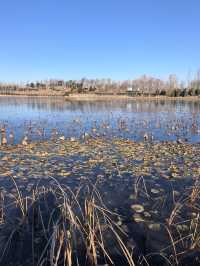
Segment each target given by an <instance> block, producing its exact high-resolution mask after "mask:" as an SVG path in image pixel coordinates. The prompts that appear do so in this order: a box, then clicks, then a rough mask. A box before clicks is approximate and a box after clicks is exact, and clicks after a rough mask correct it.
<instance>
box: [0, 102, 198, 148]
mask: <svg viewBox="0 0 200 266" xmlns="http://www.w3.org/2000/svg"><path fill="white" fill-rule="evenodd" d="M0 125H1V126H3V125H5V126H6V128H7V134H9V131H10V130H13V131H14V134H15V143H18V142H20V141H21V139H22V138H23V137H24V135H28V137H29V138H30V139H31V140H39V139H49V138H50V137H51V133H52V129H55V128H56V130H57V133H58V136H59V135H60V136H61V135H65V136H66V137H80V136H81V135H82V134H83V133H85V132H87V133H89V134H91V135H95V136H96V135H98V136H99V135H100V136H104V137H105V136H106V137H123V138H129V139H132V140H136V141H139V140H142V139H143V136H144V134H148V135H149V137H151V138H152V139H153V140H155V141H156V140H158V141H160V140H176V139H178V138H181V139H185V140H187V141H189V142H199V141H200V102H199V101H188V102H186V101H174V100H172V101H169V100H168V101H164V100H158V101H157V100H156V101H155V100H154V101H138V102H136V101H130V100H117V101H115V102H113V101H95V102H92V101H90V102H86V101H79V102H70V101H65V100H64V99H63V98H45V97H43V98H36V97H24V98H23V97H1V98H0Z"/></svg>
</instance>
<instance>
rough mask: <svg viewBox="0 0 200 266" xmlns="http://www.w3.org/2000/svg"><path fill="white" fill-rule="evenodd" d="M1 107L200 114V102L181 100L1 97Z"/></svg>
mask: <svg viewBox="0 0 200 266" xmlns="http://www.w3.org/2000/svg"><path fill="white" fill-rule="evenodd" d="M0 106H7V107H8V106H15V107H19V106H22V107H23V106H26V107H27V108H30V109H32V110H40V111H42V110H43V111H58V112H62V111H65V110H69V111H81V112H85V113H90V112H91V113H95V112H100V111H102V110H104V111H108V112H112V111H114V110H117V109H118V110H120V109H121V110H122V111H123V110H124V111H128V112H176V111H182V112H190V113H199V112H200V102H199V101H185V100H183V101H180V100H177V101H175V100H172V101H165V100H152V101H151V100H149V101H132V100H131V101H130V100H115V101H93V102H92V101H76V102H72V101H65V100H63V99H62V98H59V97H52V98H51V97H46V98H45V97H40V98H39V97H0Z"/></svg>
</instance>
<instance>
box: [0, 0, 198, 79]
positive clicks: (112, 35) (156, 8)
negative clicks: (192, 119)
mask: <svg viewBox="0 0 200 266" xmlns="http://www.w3.org/2000/svg"><path fill="white" fill-rule="evenodd" d="M199 10H200V1H199V0H190V1H189V0H182V1H181V0H138V1H134V0H123V1H122V0H121V1H120V0H73V1H72V0H29V1H27V0H1V1H0V12H1V13H0V80H1V81H30V80H41V79H48V78H63V79H79V78H82V77H88V78H103V77H104V78H112V79H116V80H120V79H133V78H136V77H138V76H140V75H142V74H144V73H146V74H149V75H153V76H156V77H160V78H164V79H165V78H166V77H167V76H168V75H169V74H170V73H176V74H177V75H178V76H179V77H180V78H181V79H187V78H188V73H189V72H190V73H191V74H190V75H191V76H193V75H194V73H195V71H196V70H197V69H198V68H199V67H200V30H199V29H200V16H199Z"/></svg>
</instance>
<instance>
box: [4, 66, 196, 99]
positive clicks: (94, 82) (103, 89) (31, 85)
mask: <svg viewBox="0 0 200 266" xmlns="http://www.w3.org/2000/svg"><path fill="white" fill-rule="evenodd" d="M45 89H51V90H55V91H56V90H60V91H62V90H63V91H68V92H72V93H92V92H93V93H94V92H95V93H99V94H127V93H129V94H138V95H167V96H172V97H177V96H183V97H184V96H187V95H191V96H197V95H200V71H199V72H198V73H197V76H196V78H195V79H193V80H191V81H188V82H187V84H186V83H185V82H179V80H178V78H177V76H176V75H174V74H172V75H170V76H169V78H168V80H165V81H164V80H161V79H158V78H154V77H150V76H147V75H143V76H141V77H140V78H138V79H134V80H124V81H113V80H111V79H87V78H83V79H81V80H68V81H64V80H44V81H37V82H28V83H26V84H5V83H0V93H4V94H6V92H8V94H12V92H15V91H20V90H23V91H25V92H27V91H30V90H45Z"/></svg>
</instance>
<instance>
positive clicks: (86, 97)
mask: <svg viewBox="0 0 200 266" xmlns="http://www.w3.org/2000/svg"><path fill="white" fill-rule="evenodd" d="M0 97H1V98H3V97H9V98H12V97H18V98H28V97H36V98H48V97H51V98H53V97H55V98H56V97H59V98H61V97H63V98H64V100H66V101H118V100H128V101H160V100H164V101H200V96H185V97H181V96H179V97H170V96H128V95H98V94H71V95H69V96H64V95H63V94H48V93H47V94H46V95H45V94H9V95H6V94H0Z"/></svg>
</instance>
